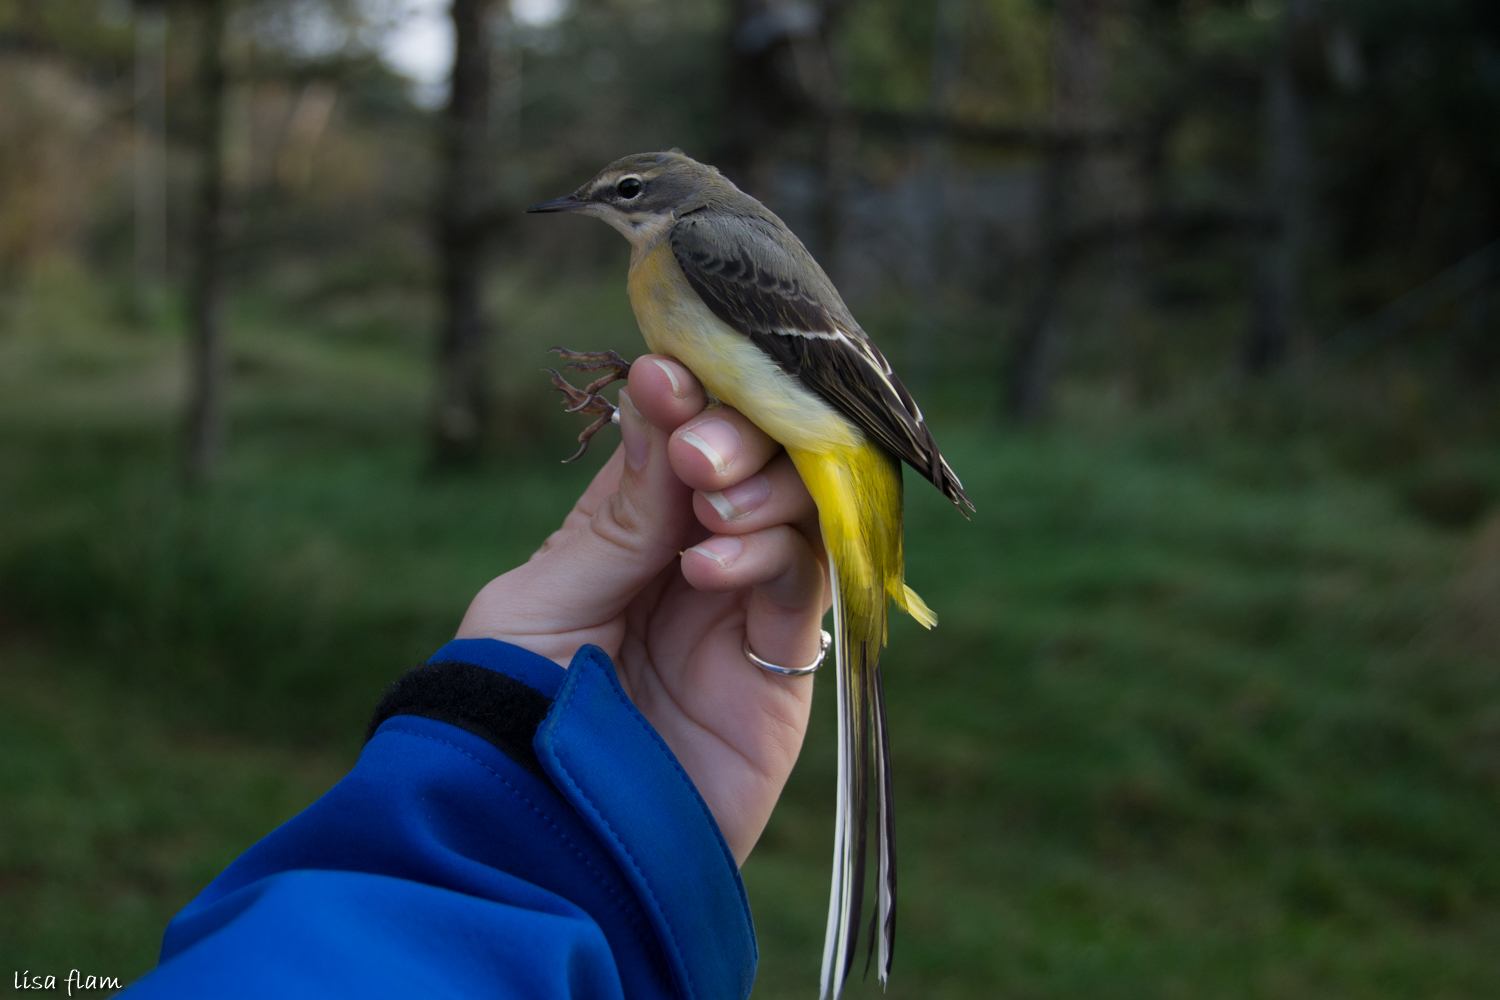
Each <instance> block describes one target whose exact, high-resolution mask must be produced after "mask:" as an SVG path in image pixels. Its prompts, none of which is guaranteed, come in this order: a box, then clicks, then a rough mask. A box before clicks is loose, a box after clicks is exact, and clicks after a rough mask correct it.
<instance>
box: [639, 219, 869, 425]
mask: <svg viewBox="0 0 1500 1000" xmlns="http://www.w3.org/2000/svg"><path fill="white" fill-rule="evenodd" d="M628 287H629V290H630V304H631V306H632V307H634V309H635V318H636V321H637V322H638V323H640V325H641V333H642V334H644V335H645V338H646V344H647V346H649V347H650V348H651V350H652V351H654V352H656V353H658V354H669V355H671V356H672V357H674V358H676V359H677V360H679V361H681V362H682V363H683V364H685V365H687V366H688V368H689V369H691V370H692V372H693V374H694V375H696V376H698V380H699V381H700V382H702V383H703V385H704V388H706V389H707V390H708V391H709V392H710V393H712V394H713V395H715V396H717V397H718V398H719V399H721V400H723V401H724V402H725V403H727V404H729V405H730V406H733V407H734V408H735V409H737V410H739V411H740V412H741V413H743V414H744V415H745V416H747V417H749V418H750V420H751V421H752V422H753V423H754V424H755V425H756V426H757V427H759V428H760V429H761V430H763V431H765V432H766V433H767V434H769V435H771V437H773V438H775V439H776V440H777V441H779V442H781V443H782V444H783V445H785V446H787V447H789V448H798V449H803V450H807V451H813V452H824V451H828V450H830V449H832V448H834V447H837V446H840V445H842V446H851V445H855V444H858V443H859V442H860V441H862V440H863V439H864V436H865V435H864V432H863V431H861V430H860V429H859V428H858V427H857V426H856V425H855V424H854V423H852V422H851V421H849V420H848V419H847V418H846V417H844V416H843V415H842V414H840V413H839V412H838V411H836V410H834V409H833V407H831V406H829V405H828V404H827V403H825V402H824V401H823V400H822V399H821V398H819V397H818V396H816V395H814V394H813V393H811V392H809V391H808V390H807V389H805V388H804V387H803V386H802V384H801V383H799V382H798V381H797V380H796V379H794V378H792V377H791V376H790V375H788V374H787V373H786V372H784V371H782V370H781V369H780V368H778V367H777V366H776V364H775V362H773V361H772V360H771V359H770V358H769V357H767V356H766V354H765V352H764V351H762V350H761V349H760V348H758V347H756V346H755V345H754V344H753V343H751V342H750V339H749V338H748V337H746V336H744V335H743V334H740V333H738V332H737V331H735V330H733V329H731V328H730V327H729V326H727V325H725V323H724V322H723V321H722V320H720V319H719V318H718V317H717V316H715V315H714V314H713V313H712V312H711V311H710V310H709V308H708V306H706V305H704V303H703V300H702V299H701V298H699V297H698V293H697V292H695V291H693V289H692V286H690V285H689V284H688V283H687V278H686V277H685V276H684V275H683V273H682V268H680V267H678V265H677V261H676V259H675V258H674V257H673V256H672V251H671V248H670V247H669V246H668V244H667V242H666V241H665V240H663V241H662V242H660V243H658V244H657V245H656V246H655V247H654V248H652V249H650V250H648V251H647V252H645V253H643V254H640V255H638V256H637V255H634V254H633V255H632V257H631V262H630V282H629V285H628Z"/></svg>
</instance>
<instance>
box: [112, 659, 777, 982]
mask: <svg viewBox="0 0 1500 1000" xmlns="http://www.w3.org/2000/svg"><path fill="white" fill-rule="evenodd" d="M755 963H756V947H755V934H754V930H753V928H752V926H751V922H750V910H749V905H748V903H747V902H746V899H745V892H744V885H743V884H742V883H741V881H740V877H739V871H738V868H737V867H736V865H735V863H734V858H733V855H732V854H731V853H730V851H729V848H728V845H726V844H725V842H724V839H723V837H722V835H721V834H720V832H719V829H718V826H717V825H716V824H715V823H714V820H713V817H712V815H710V813H709V811H708V807H707V806H706V805H705V804H704V802H703V800H702V798H701V797H700V796H699V795H698V792H697V790H696V789H695V788H694V787H693V784H692V782H691V781H690V780H689V779H688V777H687V774H686V772H685V771H683V769H682V767H681V765H680V764H679V763H678V762H677V759H676V758H675V757H674V756H673V755H672V752H671V751H670V750H669V749H668V748H667V746H666V744H665V743H664V742H663V741H662V739H661V737H660V736H659V735H658V734H657V733H656V731H655V730H654V729H653V728H652V727H651V725H650V724H649V723H647V722H646V720H645V719H644V718H643V717H642V716H641V715H640V713H639V712H637V711H636V710H635V707H634V706H633V705H632V704H631V703H630V700H629V698H627V697H626V695H625V692H624V691H623V689H622V688H621V687H620V684H619V681H618V679H617V678H616V676H615V672H614V667H613V665H612V664H611V663H610V661H609V658H608V657H607V656H606V655H605V654H604V653H603V652H602V651H601V650H599V649H597V648H595V647H592V646H585V647H584V648H583V649H581V650H579V652H578V655H577V656H576V657H575V658H574V660H573V662H572V664H571V665H570V667H569V669H568V670H566V671H564V670H562V669H561V668H560V667H558V666H557V665H556V664H554V663H552V662H551V661H548V660H545V659H543V658H541V657H539V656H536V655H534V654H532V653H528V652H526V651H525V650H522V649H519V648H517V647H515V646H510V645H507V644H505V643H500V642H494V641H491V640H459V641H456V642H452V643H449V644H448V645H447V646H445V647H443V649H441V650H439V652H438V654H437V655H436V656H434V657H433V659H432V661H430V662H429V664H428V665H426V666H425V667H421V668H418V669H417V670H416V671H413V672H412V674H410V675H408V677H407V678H405V679H403V681H402V682H400V683H398V685H397V686H396V687H395V688H393V689H392V693H391V695H389V696H388V697H387V699H386V702H385V703H383V711H382V712H378V713H377V718H376V720H375V724H374V729H373V733H372V735H371V738H370V739H369V741H368V742H367V743H366V745H365V748H364V750H363V752H362V753H361V754H360V758H359V761H358V763H357V764H356V765H355V767H354V769H353V770H352V771H351V772H350V773H349V774H348V775H347V776H346V777H345V778H344V779H343V780H342V781H340V782H339V783H338V784H337V785H335V786H334V787H333V789H331V790H330V791H329V792H328V793H327V794H326V795H324V796H323V797H322V798H320V799H319V800H318V801H317V802H315V803H313V805H311V806H309V807H308V808H307V809H306V810H305V811H304V812H302V813H301V814H300V815H298V816H296V817H294V818H293V819H291V820H290V821H289V822H287V823H286V824H285V825H283V826H282V827H281V828H279V829H277V830H276V831H274V832H273V833H271V834H270V835H269V836H267V837H266V838H265V839H264V840H262V841H261V842H260V843H258V844H256V845H255V846H254V847H252V848H251V849H250V850H248V851H246V852H245V854H243V855H242V856H241V857H240V858H239V859H238V860H236V861H235V862H234V863H233V864H231V865H230V866H229V868H227V869H226V870H225V871H224V872H223V874H221V875H220V876H219V877H218V878H217V879H215V880H214V881H213V882H212V883H211V884H210V885H209V886H208V888H206V889H205V890H204V891H203V892H202V893H201V894H200V895H199V896H198V897H197V898H196V899H194V900H193V901H192V902H191V903H190V904H189V905H188V906H187V908H186V909H184V910H183V911H182V912H181V913H180V914H178V915H177V917H176V918H175V919H174V920H173V921H172V923H171V924H170V925H169V926H168V928H167V932H166V936H165V939H164V941H163V944H162V953H161V963H160V965H158V967H157V968H156V969H155V970H154V971H152V972H151V973H149V974H148V975H146V976H145V977H144V978H143V979H141V980H140V981H139V982H137V983H136V984H135V985H134V986H133V987H132V988H131V990H130V991H129V992H130V994H131V995H132V996H133V997H136V998H146V997H189V996H191V997H200V996H215V997H264V996H269V995H275V996H283V997H301V996H307V997H319V998H326V997H329V996H360V997H362V998H379V997H393V998H394V997H402V998H409V997H412V996H422V997H449V996H451V997H476V996H485V997H494V996H500V997H518V998H519V997H525V998H532V997H536V998H544V997H558V998H563V997H587V998H601V1000H602V998H625V997H628V998H637V997H642V998H653V997H682V998H695V1000H696V998H719V997H741V998H743V997H746V996H748V995H749V992H750V984H751V981H752V980H753V978H754V975H755Z"/></svg>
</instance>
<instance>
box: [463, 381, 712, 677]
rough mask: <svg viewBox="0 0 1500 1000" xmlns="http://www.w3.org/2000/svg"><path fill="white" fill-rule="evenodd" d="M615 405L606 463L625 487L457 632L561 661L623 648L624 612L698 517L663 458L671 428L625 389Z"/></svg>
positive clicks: (568, 526) (576, 521) (507, 582)
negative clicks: (616, 432) (646, 413)
mask: <svg viewBox="0 0 1500 1000" xmlns="http://www.w3.org/2000/svg"><path fill="white" fill-rule="evenodd" d="M619 408H620V434H621V437H622V439H623V440H622V443H621V446H620V448H619V450H618V452H617V453H616V454H615V456H614V457H613V458H612V459H611V460H610V462H609V465H616V464H618V467H619V469H620V473H619V476H620V478H619V488H618V489H617V490H615V491H614V492H612V493H610V494H609V495H607V496H605V497H602V498H600V499H599V501H598V504H597V506H596V507H595V508H594V509H593V511H592V512H588V511H586V510H582V509H575V510H574V511H573V513H572V514H570V515H569V516H568V519H567V520H566V521H565V522H564V524H563V527H562V528H561V530H559V531H558V532H557V533H556V534H555V535H553V536H552V538H550V539H549V540H548V542H547V544H546V545H544V546H543V547H542V549H541V551H539V552H537V554H536V555H534V556H533V557H532V558H531V560H530V561H528V562H527V563H526V564H525V565H523V566H519V567H517V568H516V569H514V570H512V571H511V572H509V573H506V574H505V575H504V576H501V577H498V578H496V579H495V580H492V581H491V582H490V583H489V584H488V585H486V586H485V588H484V589H483V590H481V591H480V593H479V596H477V597H476V598H475V599H474V603H473V604H471V605H470V607H469V612H468V614H466V615H465V616H464V622H463V625H462V626H461V627H460V629H459V636H460V637H479V636H483V637H489V638H496V639H503V640H505V641H508V642H513V643H515V644H516V645H519V646H522V647H523V648H527V649H531V650H532V651H533V652H536V653H539V654H541V655H543V656H547V657H549V658H551V659H554V660H557V661H558V662H561V663H567V662H568V660H569V659H570V658H571V657H572V655H573V653H574V652H575V651H576V650H577V649H578V647H579V646H580V645H582V644H584V643H595V644H596V645H599V646H602V647H604V649H605V650H606V651H608V652H609V653H610V654H611V655H614V654H616V653H617V652H618V648H619V643H620V640H621V638H622V637H623V634H624V624H623V620H622V619H621V617H620V616H621V612H622V611H624V609H625V607H626V605H628V604H629V603H630V602H631V601H632V600H633V599H634V598H635V597H636V595H637V594H639V593H640V591H641V589H642V588H643V587H645V586H646V585H647V584H648V583H650V582H651V581H652V580H653V579H655V578H656V576H657V575H658V574H660V573H661V571H662V569H663V568H665V567H666V566H667V565H668V564H669V563H671V562H673V561H674V560H675V559H677V557H678V553H679V552H681V551H682V550H683V549H684V548H685V547H686V546H687V545H688V535H689V532H690V531H691V530H692V527H693V525H694V524H695V523H696V521H695V519H694V517H693V507H692V491H691V490H690V489H689V488H688V487H687V486H686V485H684V484H683V482H682V481H681V480H680V479H678V478H677V474H676V473H675V472H674V471H673V470H672V465H671V462H670V461H669V460H668V458H667V440H668V432H667V431H665V430H663V429H662V428H660V427H656V426H654V425H653V424H651V423H650V422H648V421H647V420H646V419H645V418H644V417H642V416H641V413H640V411H639V410H638V409H637V408H636V406H635V404H634V402H633V401H632V400H631V399H630V394H629V391H628V390H625V389H622V390H621V391H620V403H619ZM607 470H608V466H606V471H607ZM600 478H601V479H603V478H605V476H604V475H601V476H600Z"/></svg>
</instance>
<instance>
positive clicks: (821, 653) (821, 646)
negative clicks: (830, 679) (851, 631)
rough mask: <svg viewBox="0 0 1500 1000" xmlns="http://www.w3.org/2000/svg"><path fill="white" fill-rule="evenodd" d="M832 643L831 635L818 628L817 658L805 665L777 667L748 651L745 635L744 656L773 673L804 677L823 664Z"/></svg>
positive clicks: (748, 643)
mask: <svg viewBox="0 0 1500 1000" xmlns="http://www.w3.org/2000/svg"><path fill="white" fill-rule="evenodd" d="M832 643H833V636H831V635H829V634H828V633H827V632H825V631H823V630H822V629H819V630H818V658H817V659H816V660H813V661H812V662H811V663H809V664H808V665H807V666H805V667H779V666H777V665H776V664H774V663H767V662H766V661H765V660H762V659H761V658H760V657H758V656H756V655H755V654H754V653H752V652H751V651H750V636H749V635H748V634H747V635H746V636H745V656H746V658H748V659H749V660H750V662H751V663H753V664H755V665H756V666H757V667H760V669H762V670H769V671H770V672H771V673H773V674H780V675H781V676H783V677H806V676H807V675H808V674H810V673H812V672H813V671H814V670H817V669H818V668H819V667H821V666H822V665H823V657H825V656H827V655H828V647H829V646H830V645H832Z"/></svg>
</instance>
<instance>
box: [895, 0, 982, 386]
mask: <svg viewBox="0 0 1500 1000" xmlns="http://www.w3.org/2000/svg"><path fill="white" fill-rule="evenodd" d="M966 13H967V12H966V9H965V4H964V0H938V3H937V4H936V5H935V7H934V8H933V16H934V24H933V32H932V69H931V72H930V73H929V75H928V82H927V113H928V115H929V117H931V119H932V120H933V121H943V120H945V119H946V118H947V117H948V110H949V105H950V103H951V101H952V95H953V88H954V87H955V86H956V85H957V83H958V81H959V78H960V76H961V75H962V72H963V39H964V34H963V33H964V22H965V19H966V18H965V14H966ZM949 159H950V156H949V145H948V135H947V133H946V132H945V131H944V130H943V129H940V128H934V129H931V130H929V131H928V133H927V135H926V136H925V138H923V140H922V146H921V159H920V163H921V166H920V167H919V174H918V182H917V183H918V185H919V187H920V194H921V197H920V199H919V202H918V205H917V206H916V215H915V218H914V219H913V220H912V221H913V222H914V223H915V226H914V228H915V231H914V232H913V233H912V241H911V253H910V254H909V256H908V258H907V285H908V287H909V289H910V291H911V303H910V305H909V310H910V311H909V313H908V315H907V322H906V351H905V354H906V357H905V364H904V365H903V371H904V375H903V377H904V378H905V379H906V381H907V384H908V386H909V387H910V388H911V390H912V391H913V392H915V393H917V394H918V395H921V394H922V393H923V392H924V391H925V390H926V388H927V386H928V384H929V383H931V381H932V373H933V371H934V369H935V368H936V364H937V353H938V345H937V336H936V334H937V329H938V317H937V316H936V315H935V313H936V311H937V309H938V305H939V295H938V290H939V285H940V281H939V278H940V273H941V269H942V266H941V265H942V262H941V259H940V258H941V257H942V244H943V236H944V235H945V234H944V223H945V221H946V213H947V204H946V198H945V197H944V194H945V190H946V187H947V183H948V166H949Z"/></svg>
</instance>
